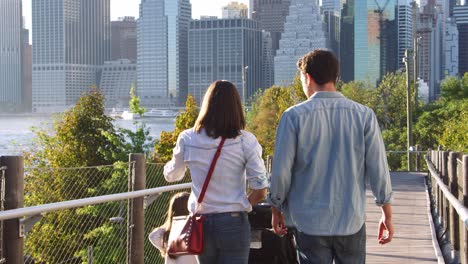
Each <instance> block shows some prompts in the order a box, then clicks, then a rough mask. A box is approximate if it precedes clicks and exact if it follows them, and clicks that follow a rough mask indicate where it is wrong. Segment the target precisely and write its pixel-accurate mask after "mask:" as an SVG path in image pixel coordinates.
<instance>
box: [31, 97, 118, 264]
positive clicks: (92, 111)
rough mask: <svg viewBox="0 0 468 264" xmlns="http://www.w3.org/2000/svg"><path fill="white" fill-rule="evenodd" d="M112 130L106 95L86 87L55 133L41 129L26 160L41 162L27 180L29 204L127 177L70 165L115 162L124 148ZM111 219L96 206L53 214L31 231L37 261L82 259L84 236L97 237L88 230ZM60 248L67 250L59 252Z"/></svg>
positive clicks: (70, 196)
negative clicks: (106, 105) (106, 111)
mask: <svg viewBox="0 0 468 264" xmlns="http://www.w3.org/2000/svg"><path fill="white" fill-rule="evenodd" d="M108 135H112V137H114V138H118V135H117V133H116V131H115V129H114V126H113V124H112V119H111V118H110V117H108V116H107V115H106V114H105V113H104V97H103V96H102V94H101V93H99V92H98V91H96V90H91V91H90V92H89V93H84V94H83V95H82V96H81V97H80V98H79V100H78V102H77V104H76V105H75V106H74V107H73V108H72V109H70V110H68V111H66V112H65V113H63V115H62V117H61V119H58V118H57V119H56V120H55V121H54V131H53V133H48V132H47V131H44V130H39V131H37V145H38V146H37V148H36V149H35V150H34V152H31V153H25V164H26V166H27V167H34V168H35V169H33V170H31V171H30V173H28V179H27V181H25V193H27V194H28V195H26V196H25V204H26V205H29V206H30V205H38V204H44V203H49V202H59V201H66V200H74V199H79V198H84V197H90V196H94V195H96V194H97V193H100V192H102V190H105V189H106V188H107V187H109V186H112V184H113V183H112V182H114V181H115V179H116V178H119V177H124V176H122V174H123V175H125V172H123V173H120V174H119V173H117V172H115V173H114V174H113V173H109V171H106V169H105V168H104V169H102V168H100V167H92V168H88V169H68V168H76V167H89V166H101V165H106V164H113V163H114V162H115V161H116V160H115V159H113V158H112V157H114V155H112V153H113V152H115V151H117V150H118V148H117V146H116V144H115V142H113V141H112V140H109V137H108ZM64 168H67V169H64ZM116 174H118V175H116ZM65 221H66V222H65ZM107 221H108V220H107V218H106V216H103V215H101V211H100V210H98V209H96V207H92V206H91V207H86V208H79V209H70V210H61V211H58V212H55V213H50V214H47V215H46V216H45V217H44V219H42V220H41V222H40V223H38V224H37V226H35V229H34V230H33V231H32V232H31V233H29V234H28V239H27V240H26V246H27V248H28V252H29V253H30V254H31V255H32V257H33V258H34V259H35V260H36V261H43V262H47V263H59V262H60V261H63V260H64V259H69V260H73V261H71V262H70V263H76V262H80V261H79V255H80V254H79V252H80V250H82V249H81V247H82V246H83V244H84V242H88V243H93V240H90V238H89V236H88V235H87V234H88V233H89V232H92V231H93V230H94V229H95V228H98V227H101V226H102V225H103V224H104V223H106V222H107ZM44 234H47V236H45V237H44ZM57 249H60V251H61V254H56V250H57Z"/></svg>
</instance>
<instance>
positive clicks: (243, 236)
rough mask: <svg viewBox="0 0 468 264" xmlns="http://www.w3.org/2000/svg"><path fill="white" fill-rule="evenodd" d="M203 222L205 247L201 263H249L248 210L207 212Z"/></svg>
mask: <svg viewBox="0 0 468 264" xmlns="http://www.w3.org/2000/svg"><path fill="white" fill-rule="evenodd" d="M205 216H206V218H205V221H204V222H203V234H204V239H205V241H204V243H205V244H204V249H203V254H201V255H199V256H198V262H199V263H200V264H247V263H248V261H249V251H250V224H249V219H248V217H247V213H246V212H230V213H219V214H206V215H205Z"/></svg>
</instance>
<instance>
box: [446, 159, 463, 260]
mask: <svg viewBox="0 0 468 264" xmlns="http://www.w3.org/2000/svg"><path fill="white" fill-rule="evenodd" d="M457 158H458V153H456V152H450V153H449V157H448V166H447V172H448V180H449V189H450V192H451V193H452V194H453V196H455V197H457V198H458V176H457ZM449 210H450V213H449V216H450V223H449V224H450V242H451V243H452V245H453V249H454V250H455V252H454V253H455V255H456V259H459V257H458V256H457V255H458V254H459V251H460V236H459V234H460V231H459V227H460V226H459V221H460V220H459V219H460V218H459V217H458V213H457V212H456V211H455V209H454V208H453V206H450V209H449Z"/></svg>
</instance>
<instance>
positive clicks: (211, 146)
mask: <svg viewBox="0 0 468 264" xmlns="http://www.w3.org/2000/svg"><path fill="white" fill-rule="evenodd" d="M220 142H221V137H219V138H217V139H213V138H211V137H209V136H207V135H206V133H205V131H204V130H203V129H202V130H201V131H200V133H197V132H195V130H194V129H193V128H192V129H187V130H185V131H183V132H182V133H181V134H180V135H179V137H178V139H177V143H176V146H175V148H174V151H173V157H172V160H171V161H169V162H168V163H167V164H166V165H165V166H164V177H165V178H166V180H167V181H169V182H174V181H179V180H181V179H182V178H183V177H184V175H185V171H186V168H187V167H188V168H189V169H190V175H191V177H192V192H191V194H190V198H189V201H188V209H189V211H190V212H191V213H194V212H195V208H196V205H197V200H198V197H199V195H200V192H201V189H202V187H203V183H204V181H205V178H206V176H207V173H208V170H209V167H210V165H211V162H212V160H213V157H214V154H215V152H216V150H217V148H218V145H219V143H220ZM246 181H247V182H248V184H249V187H250V188H251V189H255V190H257V189H264V188H267V187H268V179H267V177H266V169H265V164H264V161H263V159H262V147H261V146H260V144H259V143H258V141H257V139H256V138H255V136H254V135H253V134H252V133H250V132H248V131H244V130H242V131H241V135H240V136H238V137H236V138H229V139H226V141H225V143H224V146H223V148H222V150H221V155H220V156H219V158H218V161H217V163H216V166H215V169H214V171H213V175H212V176H211V180H210V183H209V184H208V188H207V190H206V194H205V198H204V200H203V202H202V204H201V206H200V208H199V210H198V213H202V214H207V213H222V212H235V211H248V212H249V211H251V210H252V206H251V205H250V203H249V201H248V199H247V193H246Z"/></svg>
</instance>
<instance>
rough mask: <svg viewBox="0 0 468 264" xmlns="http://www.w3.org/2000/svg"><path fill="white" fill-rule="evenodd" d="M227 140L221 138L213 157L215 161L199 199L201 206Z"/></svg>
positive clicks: (212, 163)
mask: <svg viewBox="0 0 468 264" xmlns="http://www.w3.org/2000/svg"><path fill="white" fill-rule="evenodd" d="M225 140H226V139H225V138H221V142H219V146H218V149H217V150H216V153H215V155H214V157H213V161H212V162H211V166H210V170H209V171H208V174H207V175H206V179H205V183H203V188H202V190H201V193H200V197H198V204H201V202H202V201H203V198H204V197H205V192H206V188H208V183H209V182H210V179H211V175H212V174H213V171H214V168H215V165H216V161H218V158H219V155H220V154H221V149H222V148H223V145H224V141H225Z"/></svg>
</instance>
